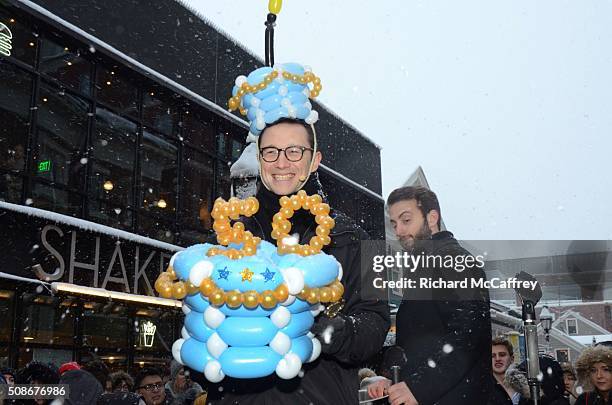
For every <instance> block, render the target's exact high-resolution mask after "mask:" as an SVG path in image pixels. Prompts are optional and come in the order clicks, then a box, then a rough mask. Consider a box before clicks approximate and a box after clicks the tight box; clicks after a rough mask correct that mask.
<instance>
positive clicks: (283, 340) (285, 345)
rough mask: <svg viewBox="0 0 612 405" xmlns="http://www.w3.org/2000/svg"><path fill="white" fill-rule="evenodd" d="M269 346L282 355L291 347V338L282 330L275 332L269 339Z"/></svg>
mask: <svg viewBox="0 0 612 405" xmlns="http://www.w3.org/2000/svg"><path fill="white" fill-rule="evenodd" d="M270 347H271V348H272V350H274V351H275V352H276V353H278V354H280V355H281V356H284V355H285V354H287V353H288V352H289V349H291V339H290V338H289V336H287V335H285V334H284V333H283V332H277V333H276V335H275V336H274V338H273V339H272V340H271V341H270Z"/></svg>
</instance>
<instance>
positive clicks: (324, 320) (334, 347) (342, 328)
mask: <svg viewBox="0 0 612 405" xmlns="http://www.w3.org/2000/svg"><path fill="white" fill-rule="evenodd" d="M348 322H349V321H348V320H347V319H346V316H345V315H343V314H338V315H336V316H335V317H333V318H328V317H327V316H325V315H319V316H318V317H317V319H316V320H315V323H314V325H313V326H312V328H311V329H310V331H311V332H312V333H313V334H314V335H315V336H316V337H317V339H319V341H320V342H321V351H322V352H323V353H327V354H335V353H336V352H337V351H338V350H340V347H341V346H342V344H343V343H344V340H345V339H346V338H347V336H346V332H347V330H346V326H347V325H346V324H347V323H348Z"/></svg>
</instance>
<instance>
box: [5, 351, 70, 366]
mask: <svg viewBox="0 0 612 405" xmlns="http://www.w3.org/2000/svg"><path fill="white" fill-rule="evenodd" d="M72 360H73V359H72V350H69V349H52V348H40V347H21V348H20V349H19V361H18V362H17V368H22V367H25V366H26V365H27V364H28V363H29V362H31V361H39V362H41V363H45V364H47V363H51V364H55V365H59V364H64V363H67V362H69V361H72Z"/></svg>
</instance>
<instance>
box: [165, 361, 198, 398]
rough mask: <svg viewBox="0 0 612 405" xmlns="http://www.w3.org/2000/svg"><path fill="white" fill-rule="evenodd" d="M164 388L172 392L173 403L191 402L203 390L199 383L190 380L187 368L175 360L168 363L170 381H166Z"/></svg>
mask: <svg viewBox="0 0 612 405" xmlns="http://www.w3.org/2000/svg"><path fill="white" fill-rule="evenodd" d="M165 388H166V390H168V391H170V394H172V397H173V398H174V402H173V404H184V403H191V402H193V400H194V399H195V398H196V397H197V396H198V395H200V394H201V393H202V392H204V390H203V389H202V386H201V385H200V384H198V383H197V382H195V381H192V380H191V378H190V376H189V370H187V369H185V367H183V365H182V364H181V363H179V362H178V361H176V360H172V363H170V381H168V382H167V383H166V385H165Z"/></svg>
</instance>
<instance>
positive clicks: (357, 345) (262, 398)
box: [208, 119, 389, 405]
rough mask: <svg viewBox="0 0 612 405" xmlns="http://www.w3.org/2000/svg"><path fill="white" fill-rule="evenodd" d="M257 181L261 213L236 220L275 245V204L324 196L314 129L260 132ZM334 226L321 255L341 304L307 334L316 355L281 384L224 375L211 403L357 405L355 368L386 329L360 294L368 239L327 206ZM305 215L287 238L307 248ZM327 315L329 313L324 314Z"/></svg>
mask: <svg viewBox="0 0 612 405" xmlns="http://www.w3.org/2000/svg"><path fill="white" fill-rule="evenodd" d="M258 151H259V154H258V159H259V165H260V179H259V181H258V191H257V194H256V198H257V199H258V201H259V211H258V212H257V213H256V214H255V215H253V216H252V217H250V218H245V219H243V220H242V221H243V222H244V224H245V228H246V229H247V230H249V231H251V232H252V233H253V235H255V236H258V237H260V238H262V240H267V241H269V242H272V243H274V244H275V241H274V240H273V239H272V237H271V233H272V217H273V216H274V214H275V213H276V212H278V211H279V209H280V203H279V199H280V197H282V196H290V195H292V194H295V193H297V192H298V191H299V190H305V191H306V193H307V194H308V195H313V194H319V195H322V196H323V197H324V194H323V190H322V189H321V185H320V183H319V182H318V176H317V172H316V171H317V168H318V166H319V163H320V161H321V158H322V155H321V152H320V151H318V150H317V147H316V135H315V133H314V127H313V126H311V125H308V124H305V123H304V122H303V121H299V120H294V119H281V120H278V121H276V122H274V123H273V124H268V126H267V127H266V128H265V129H264V130H263V132H262V133H261V135H260V136H259V138H258ZM330 215H331V217H332V218H333V219H334V220H335V227H334V228H333V229H332V231H331V234H330V235H329V236H330V237H331V244H330V245H328V246H326V247H324V248H323V251H324V252H325V253H327V254H330V255H333V256H334V257H335V258H336V260H338V262H340V264H341V266H342V270H343V275H342V279H341V282H342V284H343V285H344V300H345V305H344V307H343V308H342V309H341V311H340V312H339V313H338V314H337V315H336V316H330V317H327V316H325V315H324V314H320V315H319V316H318V317H317V318H316V319H315V324H314V326H313V327H312V329H311V332H313V333H314V334H315V335H316V336H317V337H318V338H319V340H320V342H321V355H320V357H319V358H318V359H317V360H315V361H313V362H312V363H307V364H304V365H303V369H302V370H303V375H302V373H300V375H301V377H296V378H293V379H291V380H283V379H281V378H279V377H277V376H276V375H271V376H268V377H264V378H258V379H233V378H229V377H226V378H225V379H224V380H223V381H221V382H220V383H218V384H210V385H209V387H208V402H209V403H211V404H235V403H239V404H292V405H300V404H304V405H307V404H317V405H339V404H356V403H358V390H359V379H358V377H357V372H358V370H359V368H360V366H361V365H362V364H363V363H364V362H365V361H366V360H367V359H368V358H370V357H371V356H373V355H375V354H376V353H377V352H378V351H379V350H380V349H381V347H382V345H383V343H384V340H385V337H386V334H387V331H388V329H389V309H388V306H387V305H386V304H385V303H384V302H382V301H377V300H367V299H364V298H363V297H362V296H361V293H360V291H361V274H360V271H361V269H360V249H361V246H360V243H361V241H362V240H366V239H368V235H367V233H366V232H365V231H364V230H362V229H361V228H360V227H359V226H357V225H356V224H355V223H354V222H353V221H352V220H351V219H349V218H348V217H347V216H346V215H344V214H343V213H341V212H339V211H336V210H334V209H333V207H332V211H331V213H330ZM314 219H315V218H314V217H313V216H312V215H311V214H310V213H309V212H307V211H304V210H298V211H296V212H295V213H294V215H293V216H292V217H291V219H290V221H291V223H292V227H291V233H292V234H297V237H298V239H299V243H301V244H307V243H308V242H309V240H310V238H311V237H312V236H314V235H315V230H316V227H317V224H316V223H315V221H314ZM330 315H331V314H330Z"/></svg>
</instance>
